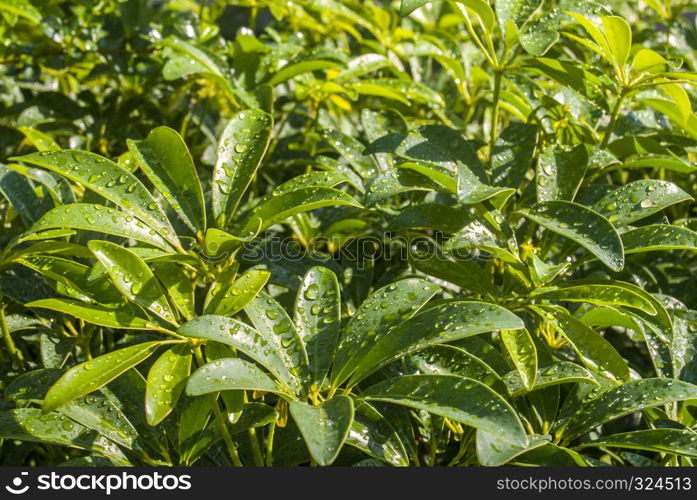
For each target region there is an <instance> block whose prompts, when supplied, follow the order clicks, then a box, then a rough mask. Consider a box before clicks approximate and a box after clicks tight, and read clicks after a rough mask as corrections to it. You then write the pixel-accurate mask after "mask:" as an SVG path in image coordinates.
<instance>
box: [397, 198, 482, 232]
mask: <svg viewBox="0 0 697 500" xmlns="http://www.w3.org/2000/svg"><path fill="white" fill-rule="evenodd" d="M468 222H470V217H469V216H468V215H467V213H466V212H464V211H463V210H460V209H457V208H455V207H451V206H448V205H441V204H439V203H419V204H418V205H410V206H408V207H406V208H404V209H403V210H402V211H400V212H399V214H397V216H395V217H394V218H393V219H392V220H391V221H390V226H389V228H390V230H391V231H400V230H403V229H416V228H428V229H438V230H440V231H444V232H446V233H455V232H457V231H458V230H459V229H461V228H462V227H463V226H464V225H465V224H467V223H468Z"/></svg>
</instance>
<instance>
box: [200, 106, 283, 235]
mask: <svg viewBox="0 0 697 500" xmlns="http://www.w3.org/2000/svg"><path fill="white" fill-rule="evenodd" d="M272 125H273V119H272V118H271V116H270V115H268V114H267V113H265V112H263V111H261V110H254V109H252V110H246V111H240V112H239V113H237V115H235V116H234V117H233V118H232V119H231V120H230V121H229V122H228V124H227V125H226V126H225V129H224V130H223V132H222V133H221V134H220V138H219V140H218V150H217V159H216V163H215V169H214V170H213V194H212V199H213V216H214V217H215V220H216V223H217V225H218V227H220V228H224V227H225V226H226V225H227V222H228V221H229V220H230V219H231V218H232V216H233V215H234V213H235V209H236V208H237V205H239V203H240V200H241V199H242V195H243V194H244V192H245V191H246V190H247V187H248V186H249V183H250V182H251V181H252V177H253V176H254V174H255V173H256V171H257V169H258V168H259V164H260V163H261V160H262V158H263V157H264V154H265V153H266V148H267V147H268V145H269V140H270V138H271V126H272Z"/></svg>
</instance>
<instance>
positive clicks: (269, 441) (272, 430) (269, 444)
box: [266, 421, 276, 467]
mask: <svg viewBox="0 0 697 500" xmlns="http://www.w3.org/2000/svg"><path fill="white" fill-rule="evenodd" d="M275 434H276V421H273V422H271V424H270V425H269V434H268V436H266V466H267V467H271V466H273V438H274V435H275Z"/></svg>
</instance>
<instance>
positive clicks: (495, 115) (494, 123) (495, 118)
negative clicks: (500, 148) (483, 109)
mask: <svg viewBox="0 0 697 500" xmlns="http://www.w3.org/2000/svg"><path fill="white" fill-rule="evenodd" d="M502 76H503V72H502V71H501V70H494V97H493V99H494V101H493V106H492V108H491V134H490V136H489V164H490V165H491V164H492V163H493V161H494V146H495V145H496V139H497V138H498V123H499V99H500V97H501V78H502Z"/></svg>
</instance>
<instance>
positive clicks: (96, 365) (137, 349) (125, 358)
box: [42, 342, 165, 413]
mask: <svg viewBox="0 0 697 500" xmlns="http://www.w3.org/2000/svg"><path fill="white" fill-rule="evenodd" d="M164 343H165V342H144V343H142V344H137V345H133V346H131V347H125V348H123V349H118V350H116V351H112V352H110V353H107V354H104V355H102V356H99V357H98V358H94V359H92V360H90V361H85V362H84V363H80V364H79V365H77V366H73V367H72V368H71V369H70V370H68V371H67V372H65V374H64V375H63V376H62V377H61V378H60V379H58V381H57V382H56V383H55V384H54V385H53V386H52V387H51V388H50V389H49V391H48V393H47V394H46V398H45V399H44V404H43V407H42V411H43V413H48V412H50V411H52V410H54V409H56V408H58V407H59V406H61V405H63V404H65V403H67V402H69V401H72V400H73V399H75V398H79V397H80V396H84V395H85V394H89V393H90V392H92V391H96V390H97V389H99V388H101V387H104V386H105V385H106V384H108V383H109V382H111V381H112V380H114V379H115V378H116V377H118V376H119V375H121V374H122V373H124V372H125V371H127V370H129V369H130V368H132V367H134V366H136V365H137V364H138V363H140V362H141V361H144V360H145V359H147V358H148V357H150V356H151V355H152V354H153V353H154V352H155V351H156V350H157V348H158V347H160V346H161V345H163V344H164Z"/></svg>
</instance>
